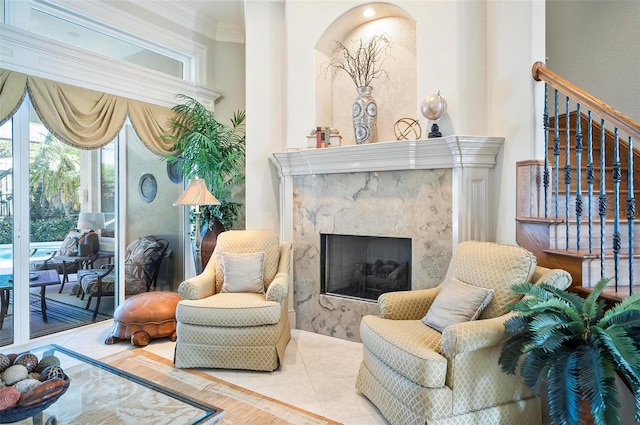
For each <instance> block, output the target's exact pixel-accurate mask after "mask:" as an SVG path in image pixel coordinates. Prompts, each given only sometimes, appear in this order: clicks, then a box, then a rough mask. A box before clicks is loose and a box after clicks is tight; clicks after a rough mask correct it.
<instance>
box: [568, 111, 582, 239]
mask: <svg viewBox="0 0 640 425" xmlns="http://www.w3.org/2000/svg"><path fill="white" fill-rule="evenodd" d="M581 121H582V120H581V116H580V104H579V103H578V104H576V250H578V251H580V224H581V218H582V122H581ZM569 172H571V170H569Z"/></svg>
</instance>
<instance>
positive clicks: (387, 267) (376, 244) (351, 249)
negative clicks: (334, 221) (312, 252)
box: [320, 234, 411, 300]
mask: <svg viewBox="0 0 640 425" xmlns="http://www.w3.org/2000/svg"><path fill="white" fill-rule="evenodd" d="M320 238H321V243H320V251H321V252H320V256H321V266H320V282H321V291H322V293H325V294H333V295H339V296H344V297H351V298H362V299H367V300H377V299H378V297H379V296H380V294H383V293H385V292H390V291H407V290H409V289H411V239H409V238H390V237H378V236H351V235H334V234H321V235H320Z"/></svg>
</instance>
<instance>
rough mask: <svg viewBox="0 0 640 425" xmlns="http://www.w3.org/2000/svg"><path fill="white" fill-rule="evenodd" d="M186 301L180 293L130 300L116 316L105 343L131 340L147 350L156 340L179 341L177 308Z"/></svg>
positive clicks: (117, 310) (119, 309)
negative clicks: (150, 343)
mask: <svg viewBox="0 0 640 425" xmlns="http://www.w3.org/2000/svg"><path fill="white" fill-rule="evenodd" d="M180 300H182V297H181V296H180V295H178V294H177V293H176V292H170V291H157V292H144V293H142V294H137V295H133V296H131V297H129V298H127V299H126V300H125V301H124V302H123V303H122V304H120V305H119V306H118V308H117V309H116V311H115V312H114V313H113V329H112V330H111V336H109V337H108V338H107V339H106V340H105V341H104V343H105V344H115V343H116V342H120V341H124V340H125V339H131V344H133V345H135V346H137V347H144V346H145V345H147V344H149V341H151V340H152V339H154V338H163V337H169V338H170V339H171V341H175V340H176V306H177V305H178V302H179V301H180Z"/></svg>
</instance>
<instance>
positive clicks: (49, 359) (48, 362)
mask: <svg viewBox="0 0 640 425" xmlns="http://www.w3.org/2000/svg"><path fill="white" fill-rule="evenodd" d="M47 366H60V359H59V358H57V357H56V356H44V357H43V358H42V360H40V362H39V363H38V366H36V369H35V370H36V372H42V371H43V370H44V369H45V368H46V367H47Z"/></svg>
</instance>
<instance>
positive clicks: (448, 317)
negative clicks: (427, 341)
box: [422, 278, 493, 332]
mask: <svg viewBox="0 0 640 425" xmlns="http://www.w3.org/2000/svg"><path fill="white" fill-rule="evenodd" d="M492 297H493V289H487V288H481V287H479V286H473V285H469V284H467V283H464V282H462V281H460V280H458V279H455V278H451V279H449V280H447V281H445V282H444V283H443V284H442V285H441V287H440V292H439V293H438V295H437V296H436V299H435V300H433V304H431V308H429V311H427V314H426V315H425V316H424V317H423V318H422V323H424V324H425V325H427V326H430V327H432V328H433V329H435V330H437V331H439V332H442V331H444V329H445V328H446V327H447V326H449V325H452V324H454V323H462V322H468V321H470V320H475V319H477V318H478V317H479V316H480V313H482V310H484V308H485V307H486V306H487V305H489V303H490V302H491V298H492Z"/></svg>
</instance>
